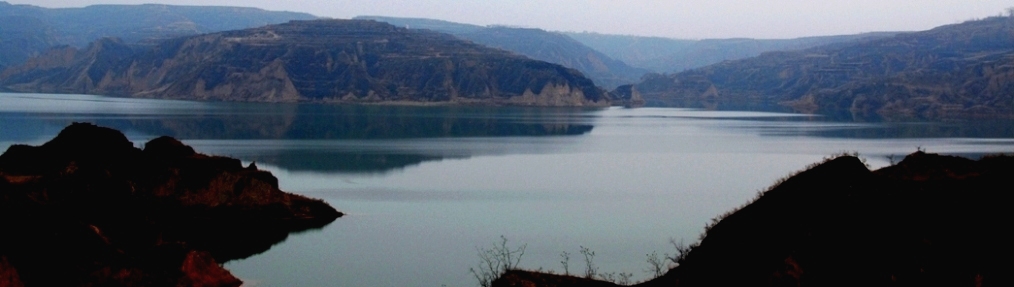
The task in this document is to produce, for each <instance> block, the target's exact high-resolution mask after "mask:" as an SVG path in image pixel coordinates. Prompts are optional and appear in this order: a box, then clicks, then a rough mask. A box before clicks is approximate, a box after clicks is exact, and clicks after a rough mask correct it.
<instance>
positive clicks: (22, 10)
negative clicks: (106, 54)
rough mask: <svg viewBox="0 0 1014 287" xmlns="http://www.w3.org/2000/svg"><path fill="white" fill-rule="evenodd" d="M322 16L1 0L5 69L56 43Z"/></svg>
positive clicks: (148, 40) (136, 38) (0, 58)
mask: <svg viewBox="0 0 1014 287" xmlns="http://www.w3.org/2000/svg"><path fill="white" fill-rule="evenodd" d="M316 18H317V17H315V16H313V15H310V14H306V13H295V12H274V11H265V10H261V9H256V8H241V7H207V6H173V5H155V4H148V5H94V6H88V7H84V8H43V7H38V6H31V5H11V4H10V3H7V2H3V1H0V23H3V24H2V25H0V51H3V52H2V53H0V70H2V69H3V67H5V66H11V65H17V64H21V63H23V62H24V61H25V60H27V59H28V58H29V57H31V56H35V55H39V54H40V53H42V52H44V51H46V50H47V49H49V48H50V47H53V46H57V45H69V46H73V47H84V46H86V45H88V44H89V43H91V42H92V41H95V40H96V39H100V38H105V37H115V38H120V39H122V40H123V41H124V42H125V43H128V44H136V43H144V44H148V45H152V44H154V43H157V42H158V41H159V40H163V39H169V38H173V37H179V36H189V35H197V34H203V33H211V32H219V31H226V30H236V29H245V28H253V27H260V26H264V25H269V24H278V23H284V22H288V21H290V20H310V19H316Z"/></svg>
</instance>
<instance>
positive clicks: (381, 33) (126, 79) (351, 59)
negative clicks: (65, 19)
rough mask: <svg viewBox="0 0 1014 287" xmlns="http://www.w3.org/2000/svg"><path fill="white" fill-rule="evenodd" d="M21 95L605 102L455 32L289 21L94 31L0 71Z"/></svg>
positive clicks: (566, 72)
mask: <svg viewBox="0 0 1014 287" xmlns="http://www.w3.org/2000/svg"><path fill="white" fill-rule="evenodd" d="M0 86H2V87H4V88H6V89H8V90H12V91H19V92H55V93H87V94H99V95H113V96H125V97H145V98H169V99H194V100H219V101H260V102H299V101H314V102H353V103H363V102H366V103H370V102H412V103H465V104H470V103H481V104H511V105H533V106H604V105H608V104H609V103H610V99H609V96H608V94H607V92H605V91H604V90H602V89H600V88H598V87H596V86H595V85H594V83H593V82H592V81H591V80H589V79H588V78H585V77H584V76H583V75H582V74H581V73H580V72H578V71H576V70H573V69H568V68H565V67H563V66H560V65H556V64H550V63H546V62H541V61H536V60H531V59H528V58H525V57H522V56H517V55H514V54H511V53H508V52H505V51H502V50H497V49H492V48H487V47H484V46H480V45H477V44H473V43H470V42H466V41H462V40H459V39H457V38H454V37H453V36H450V35H446V34H441V33H436V32H430V31H418V30H409V29H405V28H398V27H395V26H392V25H390V24H386V23H381V22H374V21H362V20H312V21H293V22H289V23H286V24H279V25H270V26H265V27H260V28H254V29H246V30H238V31H229V32H220V33H212V34H205V35H199V36H191V37H183V38H177V39H173V40H168V41H165V42H162V43H161V44H159V45H157V46H154V47H150V48H147V47H146V48H140V49H132V48H131V47H130V46H128V45H125V44H124V43H123V42H121V41H117V40H115V39H103V40H99V41H96V42H94V43H92V44H90V45H89V46H88V47H87V48H85V49H82V50H78V49H75V48H72V47H65V48H61V49H54V50H52V51H50V52H48V53H46V54H45V55H43V56H41V57H37V58H33V59H31V60H29V61H28V62H27V63H26V64H24V65H22V66H18V67H13V68H9V69H7V70H5V71H4V72H3V73H0Z"/></svg>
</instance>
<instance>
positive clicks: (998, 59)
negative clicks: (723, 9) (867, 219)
mask: <svg viewBox="0 0 1014 287" xmlns="http://www.w3.org/2000/svg"><path fill="white" fill-rule="evenodd" d="M617 91H618V92H620V93H623V92H625V93H626V94H627V95H626V96H627V97H631V96H640V97H642V98H643V99H644V100H645V101H647V102H648V103H649V104H667V103H674V102H684V103H685V102H686V101H717V102H722V101H725V102H729V101H748V100H757V101H771V102H778V103H781V104H783V105H786V106H790V107H793V108H794V109H796V110H798V111H802V112H814V113H822V114H846V115H849V116H852V117H856V118H864V119H867V118H885V119H908V118H923V119H936V118H969V117H991V118H995V117H1000V118H1014V17H992V18H988V19H984V20H978V21H968V22H965V23H961V24H954V25H947V26H941V27H938V28H935V29H932V30H928V31H923V32H913V33H901V34H897V35H895V36H893V37H887V38H875V39H865V40H860V41H858V42H845V43H838V44H830V45H825V46H820V47H816V48H811V49H806V50H801V51H783V52H768V53H764V54H762V55H760V56H758V57H754V58H749V59H743V60H736V61H726V62H722V63H719V64H715V65H711V66H707V67H703V68H699V69H694V70H689V71H686V72H682V73H677V74H672V75H658V74H656V75H650V76H647V77H645V79H644V81H642V82H640V83H638V84H636V85H633V86H626V87H621V89H618V90H617ZM631 94H634V95H631Z"/></svg>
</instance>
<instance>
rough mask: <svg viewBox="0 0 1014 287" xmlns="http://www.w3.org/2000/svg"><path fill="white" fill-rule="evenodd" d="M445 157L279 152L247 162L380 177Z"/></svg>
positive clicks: (299, 151) (330, 152)
mask: <svg viewBox="0 0 1014 287" xmlns="http://www.w3.org/2000/svg"><path fill="white" fill-rule="evenodd" d="M443 159H444V157H441V156H436V155H421V154H395V153H362V152H341V151H328V150H279V151H278V153H277V154H260V155H254V156H252V157H251V158H250V160H253V161H257V162H264V163H269V164H271V165H275V166H278V167H280V168H283V169H286V170H290V171H316V172H340V173H383V172H387V171H391V170H394V169H399V168H404V167H408V166H413V165H417V164H420V163H422V162H425V161H434V160H437V161H439V160H443Z"/></svg>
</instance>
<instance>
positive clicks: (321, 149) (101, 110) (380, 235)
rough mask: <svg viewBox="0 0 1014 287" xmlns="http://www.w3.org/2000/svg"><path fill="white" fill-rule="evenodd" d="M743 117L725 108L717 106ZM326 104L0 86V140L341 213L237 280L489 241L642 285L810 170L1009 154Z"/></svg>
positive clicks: (696, 116)
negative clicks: (11, 90) (172, 154)
mask: <svg viewBox="0 0 1014 287" xmlns="http://www.w3.org/2000/svg"><path fill="white" fill-rule="evenodd" d="M731 109H740V110H731ZM751 109H752V108H750V107H745V108H744V107H733V108H728V109H725V110H723V109H722V108H721V107H718V108H715V109H710V110H708V109H681V108H633V109H627V108H608V109H580V108H511V107H499V108H497V107H449V106H435V107H421V106H337V105H315V104H257V103H221V102H188V101H169V100H148V99H124V98H110V97H100V96H89V95H49V94H6V93H0V148H2V149H4V150H6V148H7V147H8V146H10V145H11V144H17V143H25V144H33V145H37V144H42V143H43V142H45V141H47V140H49V139H51V138H52V137H54V136H55V135H56V134H57V133H58V132H59V131H60V130H61V129H62V128H63V127H65V126H66V125H68V124H69V123H71V122H75V121H86V122H93V123H96V124H99V125H103V126H108V127H112V128H116V129H119V130H121V131H123V132H124V133H125V134H126V135H127V137H128V138H129V139H130V140H131V141H133V142H134V143H135V145H137V146H141V145H142V144H143V143H144V142H145V141H147V140H149V139H152V138H155V137H157V136H161V135H169V136H173V137H176V138H179V139H181V140H182V141H183V142H184V143H186V144H188V145H191V146H193V147H194V148H195V149H196V150H197V151H198V152H201V153H207V154H216V155H225V156H232V157H236V158H239V159H241V160H243V161H244V162H245V163H249V162H256V164H257V166H258V167H260V168H261V169H265V170H269V171H271V172H272V173H273V174H274V175H275V176H277V177H278V178H279V181H280V185H281V188H282V189H283V190H286V191H289V192H294V193H299V194H304V195H308V196H310V197H316V198H323V199H324V200H326V201H327V202H328V203H330V204H331V205H332V206H334V207H335V208H337V209H339V210H341V211H343V212H346V213H347V215H346V216H345V217H342V218H339V219H338V220H337V221H335V222H334V223H332V224H330V225H329V226H327V227H325V228H323V229H320V230H313V231H307V232H303V233H299V234H293V235H290V236H289V238H288V239H286V240H285V241H283V242H282V243H279V244H277V245H276V246H274V247H273V248H272V249H271V250H269V251H267V252H264V253H262V254H258V255H255V256H252V257H249V258H246V259H242V260H236V261H232V262H228V263H226V264H225V267H226V268H228V269H229V270H231V271H232V272H233V273H234V274H235V275H236V276H238V277H240V278H241V279H243V280H244V281H245V282H247V284H246V286H475V285H476V281H475V279H474V278H472V276H471V274H470V273H469V272H468V270H469V268H470V267H473V266H476V265H477V264H478V263H479V257H478V255H477V249H479V248H490V247H492V245H493V244H494V243H495V242H497V241H498V240H499V239H500V236H504V237H505V238H507V239H508V243H507V244H508V245H509V246H511V247H517V246H521V245H522V244H525V245H526V252H525V254H524V257H523V258H522V260H521V266H522V267H524V268H531V269H537V268H543V269H545V270H554V271H557V272H562V271H563V267H562V265H561V263H560V261H561V257H560V254H561V253H562V252H564V251H566V252H568V253H570V254H571V255H570V257H571V258H570V261H569V266H570V268H569V269H570V272H571V273H583V271H584V268H585V267H584V258H583V257H581V255H580V253H579V249H580V248H581V247H587V248H588V249H590V250H592V251H594V252H595V257H594V263H595V265H596V266H597V267H598V268H599V272H600V273H609V272H628V273H633V274H634V280H635V281H639V280H644V279H647V278H648V273H647V272H646V271H645V270H647V269H648V268H649V265H648V263H647V261H646V259H647V257H646V254H649V253H652V252H658V253H659V254H661V253H665V252H669V253H671V252H673V251H674V250H673V248H672V246H671V245H670V244H669V239H670V238H675V239H676V240H684V241H685V242H687V243H689V242H692V241H694V240H696V239H697V238H698V236H699V234H700V233H701V232H702V231H703V228H704V226H705V224H706V223H707V222H709V221H710V220H711V219H712V218H713V217H715V216H718V215H719V214H722V213H724V212H726V211H728V210H731V209H733V208H736V207H738V206H740V205H742V204H745V203H747V202H749V201H750V200H751V199H752V198H753V197H754V196H756V194H757V193H758V192H759V191H762V190H765V189H766V188H767V187H768V186H770V185H771V184H773V183H774V182H776V181H777V180H778V179H780V178H783V177H785V176H788V175H791V174H792V173H793V172H795V171H798V170H800V169H803V168H804V167H806V166H807V165H808V164H811V163H814V162H818V161H820V160H822V159H823V158H825V157H827V156H830V155H833V154H838V153H841V152H858V153H859V155H860V156H861V157H862V158H865V159H866V161H867V163H868V164H869V165H870V166H871V167H873V168H878V167H882V166H885V165H888V164H889V163H890V162H891V161H892V160H893V161H900V160H901V159H902V158H903V157H904V155H905V154H908V153H912V152H915V151H916V150H917V149H921V150H925V151H927V152H932V153H943V154H956V155H963V156H968V157H979V156H981V155H984V154H990V153H1002V152H1007V153H1009V152H1014V123H1012V122H1011V121H981V120H980V121H967V122H960V121H958V122H904V123H883V122H856V121H852V120H849V119H840V118H838V119H836V118H829V117H824V116H820V115H803V114H794V113H790V112H785V111H778V110H777V109H775V110H774V111H772V110H771V109H768V108H757V109H752V110H751Z"/></svg>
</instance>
